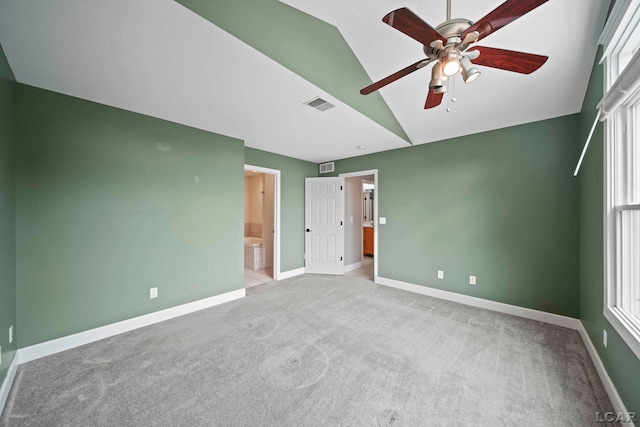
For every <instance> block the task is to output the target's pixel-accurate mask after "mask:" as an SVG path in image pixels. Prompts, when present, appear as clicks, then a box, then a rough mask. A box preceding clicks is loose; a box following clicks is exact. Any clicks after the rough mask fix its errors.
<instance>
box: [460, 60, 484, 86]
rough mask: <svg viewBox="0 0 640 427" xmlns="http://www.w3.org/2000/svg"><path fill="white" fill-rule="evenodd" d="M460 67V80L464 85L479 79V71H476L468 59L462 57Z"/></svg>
mask: <svg viewBox="0 0 640 427" xmlns="http://www.w3.org/2000/svg"><path fill="white" fill-rule="evenodd" d="M460 65H461V67H462V70H461V73H462V79H463V80H464V82H465V83H467V84H468V83H471V82H472V81H474V80H475V79H477V78H478V77H480V70H478V69H477V68H476V67H475V66H474V65H473V63H472V62H471V60H470V59H469V58H467V57H463V58H462V60H460Z"/></svg>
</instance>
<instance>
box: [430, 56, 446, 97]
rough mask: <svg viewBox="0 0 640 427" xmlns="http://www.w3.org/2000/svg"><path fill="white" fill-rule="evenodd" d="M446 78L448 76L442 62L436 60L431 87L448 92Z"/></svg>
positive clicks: (432, 71) (440, 91) (432, 70)
mask: <svg viewBox="0 0 640 427" xmlns="http://www.w3.org/2000/svg"><path fill="white" fill-rule="evenodd" d="M446 80H447V77H446V76H445V75H444V73H443V72H442V62H436V65H434V66H433V68H432V69H431V82H430V83H429V89H433V90H435V91H438V93H443V92H446V91H447V85H446ZM443 88H444V89H443Z"/></svg>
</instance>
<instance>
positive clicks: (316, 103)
mask: <svg viewBox="0 0 640 427" xmlns="http://www.w3.org/2000/svg"><path fill="white" fill-rule="evenodd" d="M305 105H308V106H309V107H313V108H315V109H316V110H320V111H326V110H328V109H329V108H333V107H335V105H333V104H332V103H330V102H327V101H325V100H324V99H322V98H320V97H319V96H317V97H315V98H313V99H312V100H311V101H307V102H305Z"/></svg>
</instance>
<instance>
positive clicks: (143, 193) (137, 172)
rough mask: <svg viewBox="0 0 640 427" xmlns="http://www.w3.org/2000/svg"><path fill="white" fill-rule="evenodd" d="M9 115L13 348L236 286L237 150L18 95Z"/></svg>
mask: <svg viewBox="0 0 640 427" xmlns="http://www.w3.org/2000/svg"><path fill="white" fill-rule="evenodd" d="M18 114H19V119H18V141H19V144H18V149H17V182H16V200H17V201H16V217H17V227H16V232H17V277H18V279H17V321H18V325H17V326H18V332H19V333H18V346H19V347H25V346H28V345H31V344H36V343H39V342H42V341H46V340H50V339H54V338H58V337H62V336H66V335H70V334H73V333H76V332H79V331H83V330H87V329H91V328H95V327H98V326H102V325H106V324H110V323H113V322H117V321H120V320H123V319H127V318H132V317H135V316H139V315H143V314H147V313H150V312H153V311H157V310H160V309H164V308H167V307H171V306H175V305H178V304H183V303H187V302H190V301H195V300H199V299H202V298H206V297H210V296H213V295H217V294H221V293H224V292H229V291H233V290H237V289H241V288H243V286H244V281H243V244H242V241H243V198H244V196H243V190H244V183H243V180H244V178H243V163H244V147H243V143H242V141H239V140H235V139H232V138H228V137H225V136H221V135H217V134H213V133H209V132H205V131H201V130H197V129H193V128H189V127H186V126H182V125H178V124H175V123H170V122H166V121H163V120H159V119H155V118H151V117H147V116H143V115H140V114H135V113H131V112H128V111H124V110H119V109H116V108H112V107H107V106H104V105H100V104H97V103H93V102H89V101H85V100H81V99H77V98H73V97H69V96H65V95H60V94H57V93H54V92H48V91H45V90H41V89H36V88H33V87H27V86H21V87H20V98H19V104H18ZM158 143H165V144H170V146H171V148H172V149H171V151H170V152H166V151H160V150H158V149H157V144H158ZM196 175H197V176H199V178H200V182H199V183H195V179H194V176H196ZM155 286H157V287H158V288H159V298H157V299H154V300H150V299H149V288H150V287H155Z"/></svg>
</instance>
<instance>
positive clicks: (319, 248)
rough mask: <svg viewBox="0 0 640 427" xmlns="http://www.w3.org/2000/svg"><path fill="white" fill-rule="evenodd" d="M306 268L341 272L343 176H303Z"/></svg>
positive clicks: (324, 272) (317, 270) (315, 270)
mask: <svg viewBox="0 0 640 427" xmlns="http://www.w3.org/2000/svg"><path fill="white" fill-rule="evenodd" d="M304 211H305V229H306V230H305V231H306V233H305V239H304V248H305V271H306V272H307V273H318V274H342V273H343V272H344V178H305V209H304Z"/></svg>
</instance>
